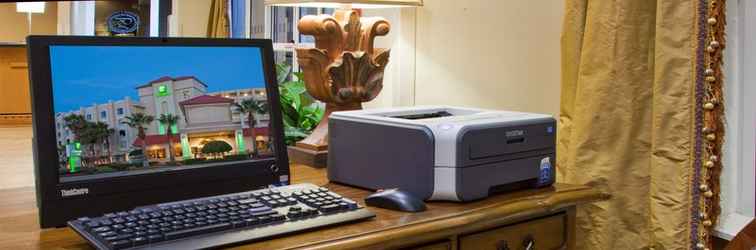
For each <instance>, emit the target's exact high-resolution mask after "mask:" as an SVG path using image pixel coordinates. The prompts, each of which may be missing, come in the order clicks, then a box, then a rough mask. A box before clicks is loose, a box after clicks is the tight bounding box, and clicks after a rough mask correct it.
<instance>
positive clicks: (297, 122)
mask: <svg viewBox="0 0 756 250" xmlns="http://www.w3.org/2000/svg"><path fill="white" fill-rule="evenodd" d="M276 73H277V76H278V77H277V78H278V88H279V92H280V96H281V98H280V99H281V113H283V124H284V137H285V138H284V142H285V143H286V145H293V144H294V143H296V142H297V141H299V140H302V139H304V138H305V137H307V136H308V135H310V133H312V130H313V129H315V126H317V125H318V123H320V120H321V119H323V113H325V110H324V109H323V108H322V107H321V106H320V105H318V103H316V102H315V99H314V98H312V96H310V95H309V94H307V89H306V88H305V83H304V76H303V75H302V73H299V72H291V67H290V66H288V65H283V64H277V65H276Z"/></svg>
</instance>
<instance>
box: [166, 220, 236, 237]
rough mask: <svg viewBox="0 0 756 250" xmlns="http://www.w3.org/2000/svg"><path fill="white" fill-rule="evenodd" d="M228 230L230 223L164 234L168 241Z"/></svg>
mask: <svg viewBox="0 0 756 250" xmlns="http://www.w3.org/2000/svg"><path fill="white" fill-rule="evenodd" d="M229 228H231V224H230V223H220V224H215V225H208V226H204V227H197V228H190V229H185V230H179V231H175V232H170V233H166V234H165V238H166V239H168V240H172V239H177V238H183V237H188V236H193V235H198V234H205V233H211V232H217V231H222V230H226V229H229Z"/></svg>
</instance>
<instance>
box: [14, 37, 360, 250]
mask: <svg viewBox="0 0 756 250" xmlns="http://www.w3.org/2000/svg"><path fill="white" fill-rule="evenodd" d="M27 44H28V51H29V61H30V70H29V71H30V73H29V75H30V80H31V87H32V88H31V89H32V100H33V102H32V104H33V121H34V160H35V174H36V184H37V185H36V186H37V201H38V204H37V205H38V207H39V214H40V220H39V221H40V225H41V227H57V226H63V225H66V224H67V225H68V226H70V227H71V228H73V229H74V230H75V231H76V232H77V233H79V234H80V235H81V236H82V237H84V238H85V239H87V240H88V241H89V242H90V243H92V245H93V246H95V247H96V248H98V249H124V248H129V249H143V248H150V249H196V248H208V247H217V246H224V245H229V244H238V243H241V242H246V241H251V240H258V239H263V238H269V237H273V236H277V235H281V234H285V233H291V232H295V231H300V230H304V229H310V228H315V227H320V226H324V225H332V224H338V223H344V222H347V221H353V220H359V219H365V218H370V217H373V216H374V214H373V213H371V212H369V211H368V210H366V209H364V208H362V207H360V206H358V205H357V204H356V203H355V202H354V201H351V200H348V199H345V198H342V197H341V196H339V195H337V194H335V193H333V192H330V191H328V190H327V189H325V188H320V187H317V186H314V185H311V184H297V185H288V184H289V179H290V176H289V165H288V159H287V156H286V148H285V145H284V140H283V129H282V128H283V125H282V120H281V113H280V107H279V105H280V104H279V101H278V100H279V99H278V86H277V85H276V80H275V79H276V76H275V72H274V64H273V50H272V43H271V41H270V40H242V39H194V38H133V37H118V38H103V37H57V36H31V37H29V38H28V40H27Z"/></svg>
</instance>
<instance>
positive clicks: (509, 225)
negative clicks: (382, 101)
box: [0, 165, 607, 250]
mask: <svg viewBox="0 0 756 250" xmlns="http://www.w3.org/2000/svg"><path fill="white" fill-rule="evenodd" d="M325 175H326V173H325V170H324V169H315V168H310V167H307V166H301V165H295V166H292V177H293V181H294V182H295V183H300V182H310V183H313V184H316V185H324V186H326V187H328V188H330V189H332V190H333V191H335V192H337V193H340V194H342V195H344V196H345V197H348V198H350V199H353V200H355V201H358V202H360V203H362V200H363V198H364V197H365V196H367V195H368V194H369V193H370V192H368V191H365V190H360V189H356V188H351V187H346V186H342V185H337V184H333V183H328V181H327V179H326V177H325ZM606 198H607V196H606V195H603V194H601V193H599V192H597V191H596V190H594V189H592V188H589V187H586V186H576V185H567V184H557V185H555V186H554V187H553V188H547V189H540V190H527V191H520V192H514V193H508V194H502V195H495V196H492V197H489V198H487V199H485V200H481V201H477V202H471V203H451V202H430V203H428V210H427V211H425V212H421V213H402V212H395V211H391V210H386V209H380V208H372V207H371V208H369V209H370V210H372V211H374V212H375V213H376V214H377V217H376V218H375V219H372V220H368V221H364V222H358V223H352V224H346V225H342V226H335V227H329V228H325V229H322V230H316V231H309V232H305V233H300V234H294V235H291V236H287V237H282V238H276V239H273V240H268V241H262V242H257V243H252V244H248V245H243V246H239V247H237V249H292V248H310V249H349V248H355V249H371V248H372V249H387V248H414V249H495V248H496V247H497V246H499V245H500V244H502V243H501V240H502V239H506V240H507V244H508V246H509V248H510V249H513V250H514V249H523V248H522V247H521V244H522V240H523V238H524V237H526V235H528V234H530V235H533V237H534V238H535V240H536V247H537V249H565V248H566V249H574V247H573V246H574V241H575V234H574V219H575V209H576V208H575V206H576V205H580V204H584V203H588V202H592V201H597V200H601V199H606ZM548 244H556V246H558V247H555V248H544V247H541V246H544V245H548ZM460 246H466V247H460ZM467 246H470V247H467ZM0 249H18V250H20V249H91V247H90V246H89V245H87V243H86V242H85V241H84V240H83V239H82V238H80V237H79V236H78V235H77V234H76V233H74V232H73V231H72V230H70V229H68V228H59V229H47V230H40V229H39V226H38V222H37V208H36V205H35V197H34V189H33V188H18V189H8V190H2V191H0Z"/></svg>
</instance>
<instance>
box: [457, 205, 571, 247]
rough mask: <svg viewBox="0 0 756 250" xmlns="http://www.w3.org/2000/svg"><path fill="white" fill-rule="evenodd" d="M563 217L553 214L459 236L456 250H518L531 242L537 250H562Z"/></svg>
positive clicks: (564, 244)
mask: <svg viewBox="0 0 756 250" xmlns="http://www.w3.org/2000/svg"><path fill="white" fill-rule="evenodd" d="M566 227H567V216H566V215H565V214H557V215H553V216H549V217H545V218H540V219H533V220H529V221H525V222H521V223H517V224H513V225H508V226H504V227H500V228H496V229H491V230H488V231H484V232H480V233H475V234H469V235H464V236H460V238H459V249H460V250H473V249H475V250H478V249H480V250H485V249H492V250H504V249H507V250H522V249H526V246H525V245H526V242H529V241H532V242H533V248H531V249H538V250H551V249H563V248H565V247H566V235H567V234H566V232H565V230H567V229H566Z"/></svg>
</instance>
